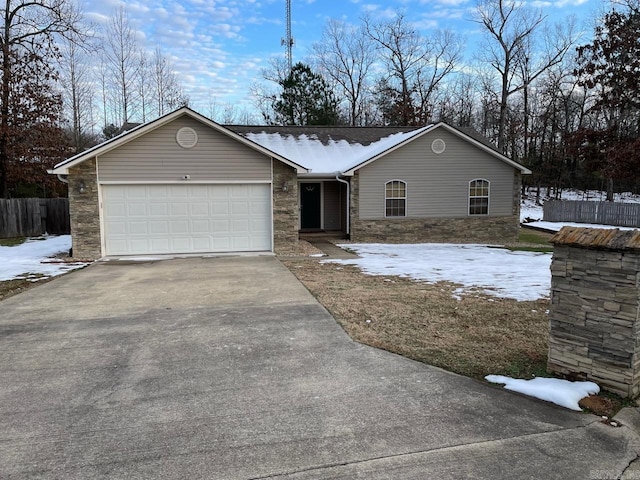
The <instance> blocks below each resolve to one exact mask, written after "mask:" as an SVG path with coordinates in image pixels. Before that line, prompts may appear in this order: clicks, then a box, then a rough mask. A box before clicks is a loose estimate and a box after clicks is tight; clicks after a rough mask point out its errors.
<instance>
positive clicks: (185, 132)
mask: <svg viewBox="0 0 640 480" xmlns="http://www.w3.org/2000/svg"><path fill="white" fill-rule="evenodd" d="M176 142H178V145H180V146H181V147H182V148H193V147H195V146H196V145H197V144H198V134H197V133H196V131H195V130H194V129H193V128H191V127H182V128H181V129H180V130H178V133H176Z"/></svg>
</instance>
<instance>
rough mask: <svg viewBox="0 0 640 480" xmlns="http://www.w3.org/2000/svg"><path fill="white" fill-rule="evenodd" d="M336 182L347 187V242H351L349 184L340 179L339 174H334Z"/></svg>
mask: <svg viewBox="0 0 640 480" xmlns="http://www.w3.org/2000/svg"><path fill="white" fill-rule="evenodd" d="M336 180H337V181H339V182H340V183H344V184H345V185H346V186H347V222H346V223H347V225H346V226H347V231H346V234H347V240H351V231H350V227H351V205H350V203H351V184H350V183H349V182H347V181H346V180H342V179H341V178H340V172H336Z"/></svg>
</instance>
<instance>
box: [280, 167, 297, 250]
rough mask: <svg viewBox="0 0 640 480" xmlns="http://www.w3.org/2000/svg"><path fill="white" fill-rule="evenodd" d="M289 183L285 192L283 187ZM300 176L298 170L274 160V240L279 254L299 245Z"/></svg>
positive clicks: (294, 248)
mask: <svg viewBox="0 0 640 480" xmlns="http://www.w3.org/2000/svg"><path fill="white" fill-rule="evenodd" d="M285 182H286V183H287V186H288V189H287V191H286V192H285V191H284V190H283V188H282V186H283V185H284V183H285ZM299 215H300V210H299V208H298V176H297V173H296V170H295V169H294V168H292V167H290V166H288V165H285V164H284V163H282V162H280V161H278V160H273V242H274V246H273V248H274V251H275V253H278V254H287V253H292V252H295V251H296V249H297V247H298V228H299V227H298V226H299V224H300V222H299Z"/></svg>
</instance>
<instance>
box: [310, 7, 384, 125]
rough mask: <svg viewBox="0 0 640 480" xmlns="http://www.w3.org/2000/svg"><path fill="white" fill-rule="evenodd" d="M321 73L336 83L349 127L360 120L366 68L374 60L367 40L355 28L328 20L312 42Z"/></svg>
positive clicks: (366, 90) (363, 34)
mask: <svg viewBox="0 0 640 480" xmlns="http://www.w3.org/2000/svg"><path fill="white" fill-rule="evenodd" d="M313 51H314V53H315V55H316V58H317V61H318V66H319V68H320V70H321V72H322V73H323V74H324V75H325V76H326V77H327V78H328V79H329V80H331V81H333V82H335V83H336V84H337V85H339V87H340V89H341V95H340V96H341V97H342V96H344V98H345V99H346V102H347V112H348V121H349V124H350V125H352V126H356V125H362V124H363V123H364V118H363V113H364V110H365V105H364V104H365V102H366V101H368V100H370V99H369V98H367V93H368V80H369V70H370V69H371V66H372V65H373V62H374V61H375V56H374V53H375V52H374V48H373V45H372V42H371V39H370V38H369V37H368V36H367V35H366V34H365V32H364V31H363V30H362V29H361V28H358V27H353V26H349V25H347V24H345V23H344V22H342V21H339V20H335V19H330V20H329V21H328V22H327V24H326V25H325V27H324V30H323V32H322V38H321V40H320V42H317V43H315V44H314V45H313Z"/></svg>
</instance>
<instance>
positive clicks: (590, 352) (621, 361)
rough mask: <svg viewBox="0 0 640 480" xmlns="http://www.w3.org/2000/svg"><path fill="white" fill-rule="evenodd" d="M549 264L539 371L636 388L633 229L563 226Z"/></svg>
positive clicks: (639, 383)
mask: <svg viewBox="0 0 640 480" xmlns="http://www.w3.org/2000/svg"><path fill="white" fill-rule="evenodd" d="M551 241H552V242H553V243H554V251H553V261H552V264H551V274H552V280H551V307H550V311H549V322H550V326H549V357H548V362H547V368H548V369H549V370H550V371H552V372H556V373H559V374H562V375H566V376H569V377H575V378H580V379H587V380H591V381H594V382H596V383H598V384H600V386H602V387H603V388H604V389H606V390H609V391H612V392H615V393H617V394H619V395H622V396H624V397H627V396H630V397H634V396H636V395H638V394H639V393H640V355H639V349H640V273H639V271H640V232H638V231H636V232H635V233H634V232H633V231H619V230H617V229H615V230H598V229H586V228H568V227H565V228H563V229H562V230H561V231H560V233H558V234H557V235H555V236H554V237H553V238H552V239H551Z"/></svg>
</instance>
